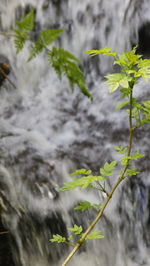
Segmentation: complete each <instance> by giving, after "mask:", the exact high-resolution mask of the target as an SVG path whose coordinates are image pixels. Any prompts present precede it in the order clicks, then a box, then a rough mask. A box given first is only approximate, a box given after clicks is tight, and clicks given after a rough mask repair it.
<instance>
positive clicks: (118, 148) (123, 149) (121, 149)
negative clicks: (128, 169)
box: [114, 145, 128, 154]
mask: <svg viewBox="0 0 150 266" xmlns="http://www.w3.org/2000/svg"><path fill="white" fill-rule="evenodd" d="M114 149H115V150H116V151H117V153H120V154H126V152H127V150H128V149H127V147H123V145H120V146H117V145H116V146H114Z"/></svg>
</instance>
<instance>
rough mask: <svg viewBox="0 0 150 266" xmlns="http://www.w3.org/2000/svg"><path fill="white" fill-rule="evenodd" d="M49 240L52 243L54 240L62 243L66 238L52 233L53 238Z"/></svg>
mask: <svg viewBox="0 0 150 266" xmlns="http://www.w3.org/2000/svg"><path fill="white" fill-rule="evenodd" d="M49 241H50V242H52V243H54V242H57V243H64V242H66V238H65V237H63V236H61V235H58V234H57V235H53V238H51V239H49Z"/></svg>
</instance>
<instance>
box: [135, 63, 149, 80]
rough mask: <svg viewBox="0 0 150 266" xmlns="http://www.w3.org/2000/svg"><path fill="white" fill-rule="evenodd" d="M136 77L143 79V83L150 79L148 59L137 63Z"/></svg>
mask: <svg viewBox="0 0 150 266" xmlns="http://www.w3.org/2000/svg"><path fill="white" fill-rule="evenodd" d="M138 68H139V70H138V72H137V75H136V76H137V77H140V76H141V77H143V79H144V80H145V81H147V80H148V79H149V78H150V59H140V60H139V62H138Z"/></svg>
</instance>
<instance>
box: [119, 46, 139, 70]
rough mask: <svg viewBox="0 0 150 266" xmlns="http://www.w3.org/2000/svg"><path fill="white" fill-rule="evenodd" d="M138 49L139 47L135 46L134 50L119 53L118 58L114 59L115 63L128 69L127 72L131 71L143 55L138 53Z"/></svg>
mask: <svg viewBox="0 0 150 266" xmlns="http://www.w3.org/2000/svg"><path fill="white" fill-rule="evenodd" d="M136 49H137V47H134V48H133V49H132V51H129V52H125V53H123V54H121V55H118V59H116V60H115V61H114V64H117V65H120V66H121V67H122V68H123V69H126V71H127V73H129V70H131V67H133V66H134V65H137V64H138V62H139V60H140V58H141V55H137V54H136ZM131 71H132V70H131ZM130 73H131V72H130ZM132 73H133V72H132Z"/></svg>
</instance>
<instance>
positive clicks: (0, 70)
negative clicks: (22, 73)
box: [0, 67, 17, 89]
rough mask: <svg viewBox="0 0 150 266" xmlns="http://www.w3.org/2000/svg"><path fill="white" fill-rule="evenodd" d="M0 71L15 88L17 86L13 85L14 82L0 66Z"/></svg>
mask: <svg viewBox="0 0 150 266" xmlns="http://www.w3.org/2000/svg"><path fill="white" fill-rule="evenodd" d="M0 73H1V74H2V75H3V76H4V78H5V79H7V80H8V82H9V83H10V84H11V85H12V86H13V87H14V88H15V89H17V87H16V86H15V84H14V83H13V82H12V81H11V80H10V79H9V78H8V77H7V74H6V73H5V72H4V71H3V70H2V68H1V67H0Z"/></svg>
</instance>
